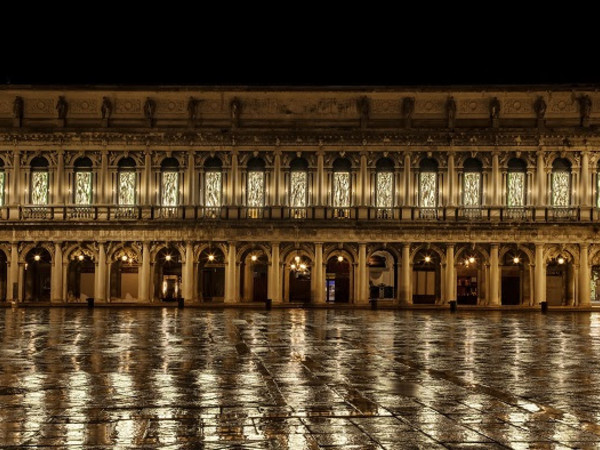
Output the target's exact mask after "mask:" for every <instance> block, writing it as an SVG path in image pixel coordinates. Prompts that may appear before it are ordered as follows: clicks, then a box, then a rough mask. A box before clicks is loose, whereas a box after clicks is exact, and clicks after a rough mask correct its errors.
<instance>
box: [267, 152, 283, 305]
mask: <svg viewBox="0 0 600 450" xmlns="http://www.w3.org/2000/svg"><path fill="white" fill-rule="evenodd" d="M272 186H273V188H272V189H271V191H272V192H273V194H272V195H273V200H272V203H271V205H273V206H281V150H279V149H277V150H275V151H274V158H273V183H272ZM269 298H272V297H269ZM273 301H275V299H273Z"/></svg>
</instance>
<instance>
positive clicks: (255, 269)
mask: <svg viewBox="0 0 600 450" xmlns="http://www.w3.org/2000/svg"><path fill="white" fill-rule="evenodd" d="M252 278H253V280H254V281H253V284H254V285H253V294H254V295H253V298H252V300H253V301H255V302H264V301H266V300H267V265H266V264H253V266H252Z"/></svg>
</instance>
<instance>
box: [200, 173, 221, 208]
mask: <svg viewBox="0 0 600 450" xmlns="http://www.w3.org/2000/svg"><path fill="white" fill-rule="evenodd" d="M205 183H206V186H205V187H204V189H205V199H204V201H205V202H206V205H205V206H208V207H210V208H218V207H220V206H221V172H206V180H205Z"/></svg>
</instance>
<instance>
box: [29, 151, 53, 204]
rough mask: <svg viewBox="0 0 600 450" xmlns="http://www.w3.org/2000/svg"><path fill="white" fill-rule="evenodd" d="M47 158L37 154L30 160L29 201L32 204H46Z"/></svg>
mask: <svg viewBox="0 0 600 450" xmlns="http://www.w3.org/2000/svg"><path fill="white" fill-rule="evenodd" d="M48 177H49V174H48V160H47V159H46V158H44V157H43V156H38V157H36V158H33V159H32V160H31V178H30V186H29V192H30V201H31V204H32V205H47V204H48Z"/></svg>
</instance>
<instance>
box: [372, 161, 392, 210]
mask: <svg viewBox="0 0 600 450" xmlns="http://www.w3.org/2000/svg"><path fill="white" fill-rule="evenodd" d="M375 171H376V180H375V185H376V188H375V202H376V205H377V217H378V218H379V219H387V218H388V217H389V216H390V214H391V208H393V206H394V162H393V161H392V160H391V159H390V158H380V159H379V160H378V161H377V164H376V165H375Z"/></svg>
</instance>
